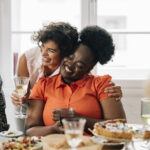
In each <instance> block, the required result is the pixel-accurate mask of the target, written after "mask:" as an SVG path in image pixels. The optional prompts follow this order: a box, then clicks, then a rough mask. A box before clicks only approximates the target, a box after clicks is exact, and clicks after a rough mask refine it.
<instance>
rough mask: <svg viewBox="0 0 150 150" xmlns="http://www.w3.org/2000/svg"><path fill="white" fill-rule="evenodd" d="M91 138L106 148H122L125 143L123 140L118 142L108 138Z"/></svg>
mask: <svg viewBox="0 0 150 150" xmlns="http://www.w3.org/2000/svg"><path fill="white" fill-rule="evenodd" d="M91 139H92V141H93V142H94V143H96V144H103V145H104V147H106V148H123V146H124V145H125V142H120V141H116V140H108V139H105V138H102V137H96V136H92V137H91Z"/></svg>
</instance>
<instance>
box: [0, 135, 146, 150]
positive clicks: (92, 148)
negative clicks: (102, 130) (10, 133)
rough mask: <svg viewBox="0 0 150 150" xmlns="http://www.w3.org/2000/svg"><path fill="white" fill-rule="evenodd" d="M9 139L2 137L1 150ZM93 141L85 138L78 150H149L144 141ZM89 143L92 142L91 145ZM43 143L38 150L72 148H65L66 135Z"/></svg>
mask: <svg viewBox="0 0 150 150" xmlns="http://www.w3.org/2000/svg"><path fill="white" fill-rule="evenodd" d="M9 139H10V138H8V137H7V138H6V137H0V150H3V149H2V143H4V142H7V141H8V140H9ZM91 139H92V137H88V136H83V137H82V141H84V145H82V146H79V147H78V148H77V150H148V148H144V147H142V141H134V142H129V143H128V144H127V143H124V144H111V143H109V144H108V143H97V142H94V141H93V140H91ZM89 141H92V142H91V143H89ZM41 142H42V148H41V149H37V150H71V148H69V147H64V144H65V135H64V134H51V135H48V136H45V137H42V138H41ZM59 145H60V146H59ZM61 146H62V147H61ZM25 150H26V149H25ZM34 150H36V149H34Z"/></svg>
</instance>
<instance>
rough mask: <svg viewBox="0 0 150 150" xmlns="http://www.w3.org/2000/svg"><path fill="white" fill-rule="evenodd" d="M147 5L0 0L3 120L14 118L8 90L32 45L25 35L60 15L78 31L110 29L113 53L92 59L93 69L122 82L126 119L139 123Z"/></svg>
mask: <svg viewBox="0 0 150 150" xmlns="http://www.w3.org/2000/svg"><path fill="white" fill-rule="evenodd" d="M149 6H150V1H149V0H0V74H1V76H2V79H3V82H4V85H3V89H4V93H5V96H6V101H7V109H6V110H7V114H8V121H9V122H10V123H11V124H14V121H13V120H14V119H13V115H12V114H13V113H12V111H13V106H12V103H11V100H10V94H11V92H12V91H13V90H14V85H13V76H14V73H15V69H16V63H17V60H18V57H19V55H20V54H22V53H23V52H24V51H26V50H28V49H30V48H32V47H34V46H36V43H34V42H33V41H31V35H32V34H33V32H34V31H37V30H39V29H40V28H42V26H43V25H47V24H48V23H50V22H55V21H65V22H69V23H70V24H72V25H74V26H76V27H77V28H78V31H80V30H81V29H82V28H83V27H85V26H86V25H92V24H97V25H99V26H101V27H103V28H105V29H107V30H108V31H109V32H110V33H111V34H112V36H113V38H114V43H115V47H116V52H115V56H114V57H113V59H112V60H111V61H110V62H109V63H108V64H106V65H104V66H101V65H97V66H96V67H95V68H94V70H93V73H94V74H98V75H101V74H102V75H103V74H110V75H112V77H113V80H114V82H115V83H116V84H118V85H121V87H122V90H123V94H124V95H123V99H122V101H123V104H124V107H125V111H126V113H127V119H128V120H129V121H130V122H133V123H134V122H136V123H137V122H139V123H140V122H141V120H140V99H141V97H143V96H144V84H145V82H146V81H147V79H148V78H149V77H150V59H149V57H150V19H149V18H150V9H149ZM133 108H134V111H133ZM11 128H14V126H11Z"/></svg>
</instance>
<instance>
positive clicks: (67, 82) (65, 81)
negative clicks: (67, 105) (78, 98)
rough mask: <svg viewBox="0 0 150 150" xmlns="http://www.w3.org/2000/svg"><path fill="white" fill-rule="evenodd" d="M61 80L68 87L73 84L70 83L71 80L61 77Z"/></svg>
mask: <svg viewBox="0 0 150 150" xmlns="http://www.w3.org/2000/svg"><path fill="white" fill-rule="evenodd" d="M62 80H63V82H64V83H66V84H68V85H70V84H71V83H72V82H73V81H71V80H68V79H64V78H63V77H62Z"/></svg>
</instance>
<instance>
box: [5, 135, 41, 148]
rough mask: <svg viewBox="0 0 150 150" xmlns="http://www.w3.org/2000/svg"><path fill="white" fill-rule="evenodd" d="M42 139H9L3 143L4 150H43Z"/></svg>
mask: <svg viewBox="0 0 150 150" xmlns="http://www.w3.org/2000/svg"><path fill="white" fill-rule="evenodd" d="M40 141H41V139H40V137H38V138H35V137H19V138H12V139H9V140H8V142H5V143H3V149H4V150H19V149H20V150H41V149H42V144H41V143H40Z"/></svg>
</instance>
